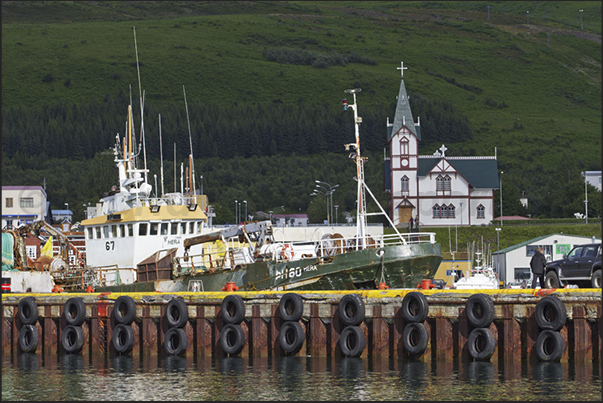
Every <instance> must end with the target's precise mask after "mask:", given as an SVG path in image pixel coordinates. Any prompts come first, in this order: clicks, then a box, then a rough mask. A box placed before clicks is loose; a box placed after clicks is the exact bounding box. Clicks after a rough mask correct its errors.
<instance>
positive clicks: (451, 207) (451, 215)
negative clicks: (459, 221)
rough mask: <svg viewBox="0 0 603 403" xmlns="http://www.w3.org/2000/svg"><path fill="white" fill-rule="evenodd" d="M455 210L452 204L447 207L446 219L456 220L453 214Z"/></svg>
mask: <svg viewBox="0 0 603 403" xmlns="http://www.w3.org/2000/svg"><path fill="white" fill-rule="evenodd" d="M455 211H456V208H455V207H454V205H453V204H449V205H448V218H456V214H455Z"/></svg>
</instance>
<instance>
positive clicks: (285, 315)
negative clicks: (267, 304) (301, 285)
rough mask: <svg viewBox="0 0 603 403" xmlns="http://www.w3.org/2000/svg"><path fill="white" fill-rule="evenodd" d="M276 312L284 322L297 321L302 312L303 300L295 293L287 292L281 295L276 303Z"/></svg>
mask: <svg viewBox="0 0 603 403" xmlns="http://www.w3.org/2000/svg"><path fill="white" fill-rule="evenodd" d="M278 312H279V314H280V316H281V319H282V320H283V321H285V322H289V321H292V322H297V321H298V320H300V319H301V317H302V315H303V313H304V301H303V300H302V298H301V297H300V296H299V294H295V293H292V292H290V293H287V294H285V295H283V296H282V297H281V300H280V302H279V303H278Z"/></svg>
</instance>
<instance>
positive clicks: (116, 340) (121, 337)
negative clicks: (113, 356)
mask: <svg viewBox="0 0 603 403" xmlns="http://www.w3.org/2000/svg"><path fill="white" fill-rule="evenodd" d="M111 344H112V345H113V348H114V349H115V352H116V353H118V354H127V353H129V352H130V351H131V350H132V347H134V331H133V330H132V326H131V325H122V324H119V325H117V326H115V328H113V335H112V336H111Z"/></svg>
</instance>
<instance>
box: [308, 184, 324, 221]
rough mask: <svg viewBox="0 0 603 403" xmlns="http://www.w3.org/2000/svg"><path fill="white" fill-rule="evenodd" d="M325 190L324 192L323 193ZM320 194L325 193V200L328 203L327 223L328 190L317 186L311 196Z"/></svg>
mask: <svg viewBox="0 0 603 403" xmlns="http://www.w3.org/2000/svg"><path fill="white" fill-rule="evenodd" d="M323 192H324V193H323ZM319 194H321V195H323V196H324V198H325V200H326V204H327V223H328V222H329V198H328V197H327V196H328V193H327V192H326V191H324V189H323V188H316V189H314V191H313V192H312V193H310V196H318V195H319Z"/></svg>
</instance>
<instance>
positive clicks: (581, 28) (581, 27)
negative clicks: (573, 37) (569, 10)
mask: <svg viewBox="0 0 603 403" xmlns="http://www.w3.org/2000/svg"><path fill="white" fill-rule="evenodd" d="M583 11H584V10H580V30H581V31H584V25H582V12H583Z"/></svg>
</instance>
